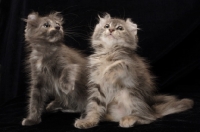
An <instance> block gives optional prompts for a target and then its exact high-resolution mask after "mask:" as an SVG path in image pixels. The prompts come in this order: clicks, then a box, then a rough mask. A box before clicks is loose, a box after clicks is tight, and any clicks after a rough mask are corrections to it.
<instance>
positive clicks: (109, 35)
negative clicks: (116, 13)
mask: <svg viewBox="0 0 200 132" xmlns="http://www.w3.org/2000/svg"><path fill="white" fill-rule="evenodd" d="M107 37H108V38H113V39H116V38H115V37H114V35H112V33H110V34H108V35H107Z"/></svg>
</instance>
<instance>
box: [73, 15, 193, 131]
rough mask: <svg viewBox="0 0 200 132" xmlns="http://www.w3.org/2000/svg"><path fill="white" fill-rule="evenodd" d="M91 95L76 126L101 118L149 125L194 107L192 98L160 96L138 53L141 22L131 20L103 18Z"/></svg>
mask: <svg viewBox="0 0 200 132" xmlns="http://www.w3.org/2000/svg"><path fill="white" fill-rule="evenodd" d="M91 43H92V47H93V48H94V49H95V53H94V54H93V55H91V56H90V57H89V67H90V72H89V92H90V95H89V98H88V104H87V107H86V113H85V117H83V118H81V119H77V120H76V121H75V124H74V126H75V127H77V128H81V129H85V128H90V127H94V126H96V125H97V124H98V122H99V121H100V120H107V121H114V122H119V125H120V126H121V127H131V126H134V125H135V124H149V123H151V122H153V121H155V120H156V119H157V118H161V117H163V116H165V115H168V114H172V113H177V112H181V111H185V110H187V109H190V108H192V106H193V101H192V100H190V99H181V100H180V99H177V98H176V97H175V96H166V95H156V94H155V93H154V91H155V86H154V82H153V79H154V77H153V76H152V75H151V74H150V71H149V70H148V64H147V63H146V62H145V60H144V59H143V58H141V57H140V56H138V55H137V53H136V52H135V51H136V48H137V25H136V24H135V23H133V22H131V20H130V19H127V20H122V19H116V18H111V17H110V15H109V14H107V15H105V16H104V17H103V18H101V17H100V21H99V23H98V24H97V25H96V27H95V30H94V33H93V35H92V39H91Z"/></svg>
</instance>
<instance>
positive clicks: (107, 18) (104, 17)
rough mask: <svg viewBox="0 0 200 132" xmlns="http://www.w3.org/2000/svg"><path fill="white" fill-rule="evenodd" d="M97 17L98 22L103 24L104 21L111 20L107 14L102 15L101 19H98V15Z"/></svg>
mask: <svg viewBox="0 0 200 132" xmlns="http://www.w3.org/2000/svg"><path fill="white" fill-rule="evenodd" d="M98 17H99V22H105V21H106V20H109V19H111V16H110V14H108V13H105V15H104V16H103V17H100V16H99V15H98Z"/></svg>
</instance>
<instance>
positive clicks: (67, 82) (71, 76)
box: [59, 64, 79, 94]
mask: <svg viewBox="0 0 200 132" xmlns="http://www.w3.org/2000/svg"><path fill="white" fill-rule="evenodd" d="M78 72H79V66H78V65H77V64H69V65H67V66H66V67H65V68H64V70H63V71H62V75H61V77H60V79H59V83H60V85H61V90H62V91H63V92H64V93H65V94H68V93H69V92H70V91H72V90H74V88H75V81H76V79H77V75H78Z"/></svg>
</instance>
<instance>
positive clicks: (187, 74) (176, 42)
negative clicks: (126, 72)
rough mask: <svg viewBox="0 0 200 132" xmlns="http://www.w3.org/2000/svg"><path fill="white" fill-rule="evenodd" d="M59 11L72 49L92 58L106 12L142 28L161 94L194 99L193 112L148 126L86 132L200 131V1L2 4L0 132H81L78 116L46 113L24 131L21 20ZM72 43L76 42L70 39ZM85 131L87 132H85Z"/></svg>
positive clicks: (105, 125)
mask: <svg viewBox="0 0 200 132" xmlns="http://www.w3.org/2000/svg"><path fill="white" fill-rule="evenodd" d="M53 10H54V11H60V12H62V14H63V15H64V18H65V24H64V29H65V30H66V31H67V30H73V32H75V33H74V35H72V36H65V42H66V44H67V45H68V46H70V47H74V48H77V49H79V50H82V51H83V52H84V53H86V54H88V55H89V54H91V53H92V50H91V49H90V48H89V41H88V39H89V37H90V36H91V33H92V31H93V27H94V25H95V24H96V23H97V18H98V17H97V15H98V14H100V15H102V14H103V13H104V12H108V13H110V14H111V16H114V17H119V18H128V17H130V18H132V20H133V21H134V22H135V23H137V24H138V27H139V28H140V30H139V31H138V37H139V49H138V53H139V54H140V55H141V56H143V57H145V58H147V59H148V60H149V62H150V64H151V66H152V68H151V70H152V72H153V73H154V74H155V75H156V76H157V79H156V82H157V87H158V91H159V92H162V93H167V94H174V95H177V96H179V97H180V98H183V97H189V98H192V99H194V101H195V105H194V108H193V109H191V110H189V111H186V112H182V113H179V114H174V115H169V116H166V117H164V118H162V119H159V120H157V121H156V122H154V123H151V124H149V125H141V126H135V127H133V128H129V129H122V128H120V127H119V126H118V123H111V122H102V123H100V124H99V126H98V127H95V128H92V129H88V130H84V131H136V132H137V131H138V132H149V131H154V132H156V131H157V132H165V131H167V132H168V131H169V132H172V131H174V132H175V131H181V132H182V131H186V132H192V131H195V132H198V131H200V81H199V80H200V37H199V36H200V1H199V0H177V1H175V0H121V1H120V0H109V1H108V0H107V1H105V0H56V1H55V0H1V2H0V46H1V50H0V55H1V56H0V57H1V58H0V64H1V77H0V78H1V81H0V83H1V84H0V132H1V131H8V132H10V131H11V132H12V131H14V132H15V131H16V132H18V131H19V132H21V131H27V132H31V131H37V132H43V131H52V132H53V131H54V132H55V131H56V132H57V131H58V132H62V131H79V130H78V129H76V128H74V127H73V123H74V120H75V119H76V118H78V117H79V114H70V113H61V112H58V113H52V114H50V113H46V114H44V115H43V116H42V123H41V124H39V125H36V126H31V127H22V126H21V125H20V123H21V120H22V119H23V118H24V117H25V115H26V105H27V104H26V100H27V99H26V96H25V93H26V92H27V81H28V79H27V76H26V73H25V71H24V59H25V55H26V53H25V52H24V36H23V34H24V26H25V23H24V22H23V21H21V18H26V17H27V15H28V14H29V13H30V12H32V11H38V12H39V13H40V14H42V15H44V14H48V13H49V12H51V11H53ZM72 37H73V38H72ZM81 131H83V130H81Z"/></svg>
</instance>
